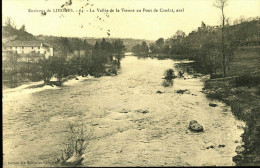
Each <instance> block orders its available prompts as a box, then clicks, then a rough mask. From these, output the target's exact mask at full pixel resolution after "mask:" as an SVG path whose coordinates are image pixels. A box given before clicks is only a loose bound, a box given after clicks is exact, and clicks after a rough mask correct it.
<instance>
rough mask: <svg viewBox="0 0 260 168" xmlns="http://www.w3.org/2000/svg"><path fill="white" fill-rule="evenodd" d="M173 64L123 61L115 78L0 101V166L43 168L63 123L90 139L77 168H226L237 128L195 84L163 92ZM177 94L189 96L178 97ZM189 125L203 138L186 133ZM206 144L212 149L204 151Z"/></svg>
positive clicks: (179, 83)
mask: <svg viewBox="0 0 260 168" xmlns="http://www.w3.org/2000/svg"><path fill="white" fill-rule="evenodd" d="M176 63H177V62H174V61H172V60H157V59H150V58H147V59H138V58H137V57H134V56H127V57H125V58H124V59H123V60H122V62H121V69H120V72H119V74H118V75H117V76H106V77H101V78H83V79H82V80H80V81H77V82H75V81H74V83H65V84H64V86H63V87H61V88H59V87H54V88H52V87H47V88H45V89H38V90H37V89H35V88H34V89H27V90H29V91H25V93H23V94H22V93H20V92H18V91H14V93H4V95H3V97H4V99H3V153H4V155H3V158H4V165H5V166H6V167H8V166H10V167H13V166H14V167H20V166H25V167H30V166H32V167H35V166H37V167H41V166H51V163H50V162H47V161H48V160H49V159H50V158H54V157H56V156H57V154H58V153H59V152H60V150H61V149H62V148H63V146H62V144H64V142H65V141H66V138H67V132H66V129H65V128H66V126H67V125H68V123H69V122H70V123H75V122H80V123H82V124H84V125H85V126H86V127H87V128H89V130H90V131H91V133H92V135H91V139H90V140H89V141H90V142H89V146H88V147H87V149H86V151H85V153H84V155H83V156H84V160H83V161H82V164H83V165H84V166H207V165H210V166H212V165H217V166H219V165H222V166H227V165H234V162H233V161H232V157H233V156H235V155H236V153H235V149H236V147H237V146H238V145H239V144H240V143H235V141H236V140H237V141H238V142H241V137H240V135H241V134H242V133H243V130H242V129H240V126H241V125H244V123H243V122H241V121H239V120H237V119H235V117H234V116H233V115H232V113H231V110H230V107H228V106H226V105H225V104H223V103H221V102H216V101H215V102H214V103H216V104H218V106H217V107H210V106H209V103H211V102H212V101H211V100H209V99H207V98H206V96H205V95H204V94H203V93H201V92H200V91H201V90H202V87H203V82H202V81H201V78H190V77H189V76H188V75H186V78H187V79H186V80H184V79H183V78H177V79H174V83H173V86H172V87H163V86H162V82H163V79H162V76H163V74H164V71H165V70H166V69H168V68H174V65H175V64H176ZM178 89H188V90H189V91H188V92H186V93H184V94H178V93H176V90H178ZM157 90H160V91H162V92H163V93H162V94H158V93H156V91H157ZM13 95H16V96H13ZM145 110H146V112H147V113H142V111H145ZM190 120H197V121H198V122H199V123H200V124H201V125H203V127H204V129H205V130H204V132H202V133H194V132H191V131H189V130H188V128H187V127H188V124H189V121H190ZM209 143H214V144H215V147H214V148H209V149H207V145H208V144H209ZM219 145H225V147H222V148H219V147H218V146H219Z"/></svg>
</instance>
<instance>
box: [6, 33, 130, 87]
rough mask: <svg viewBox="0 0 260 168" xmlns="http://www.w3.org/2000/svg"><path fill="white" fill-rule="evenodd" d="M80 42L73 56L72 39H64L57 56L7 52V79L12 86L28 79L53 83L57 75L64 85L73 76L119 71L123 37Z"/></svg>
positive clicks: (98, 74) (123, 47)
mask: <svg viewBox="0 0 260 168" xmlns="http://www.w3.org/2000/svg"><path fill="white" fill-rule="evenodd" d="M74 40H75V39H74ZM77 41H78V42H79V43H80V44H81V46H80V47H78V49H79V50H78V52H74V54H73V55H69V53H70V50H71V45H70V44H71V43H72V42H71V41H70V40H69V39H68V38H60V43H61V44H62V45H60V48H59V49H58V50H57V51H56V52H55V55H54V56H50V57H49V58H48V59H46V58H45V57H44V55H43V56H41V55H40V54H39V53H29V54H23V55H22V54H17V53H16V52H11V53H7V54H8V56H7V58H8V59H7V60H5V61H4V62H3V70H2V75H3V80H7V81H11V83H12V85H13V86H16V85H17V82H19V81H25V80H29V81H39V80H44V82H45V83H49V82H50V79H51V78H52V77H56V78H57V84H62V80H63V79H64V78H65V77H68V76H70V75H81V76H87V75H88V74H90V75H92V76H94V77H100V76H102V75H112V74H117V69H118V68H119V67H120V61H121V59H122V58H123V57H124V49H125V46H124V44H123V42H122V41H121V40H115V41H113V42H112V43H109V42H107V41H106V40H105V39H103V40H102V41H101V42H96V44H95V45H94V46H92V45H90V44H88V43H87V42H86V40H85V41H82V40H80V39H77ZM75 53H76V54H75ZM21 58H26V61H19V60H20V59H21ZM27 58H28V59H27ZM23 60H24V59H23Z"/></svg>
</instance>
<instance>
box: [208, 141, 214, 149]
mask: <svg viewBox="0 0 260 168" xmlns="http://www.w3.org/2000/svg"><path fill="white" fill-rule="evenodd" d="M215 146H216V145H215V144H214V143H212V142H209V143H207V144H206V149H210V148H215Z"/></svg>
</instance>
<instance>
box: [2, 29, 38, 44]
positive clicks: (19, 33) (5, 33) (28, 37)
mask: <svg viewBox="0 0 260 168" xmlns="http://www.w3.org/2000/svg"><path fill="white" fill-rule="evenodd" d="M14 36H16V38H15V39H13V40H22V41H32V40H37V39H36V37H35V36H33V35H32V34H31V33H28V32H26V31H23V30H17V29H15V28H13V27H8V26H2V38H9V37H14Z"/></svg>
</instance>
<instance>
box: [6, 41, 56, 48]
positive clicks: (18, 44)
mask: <svg viewBox="0 0 260 168" xmlns="http://www.w3.org/2000/svg"><path fill="white" fill-rule="evenodd" d="M41 44H43V47H52V46H51V45H49V44H46V43H43V42H41V41H12V42H10V43H6V44H4V45H3V46H5V47H40V46H41Z"/></svg>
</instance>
